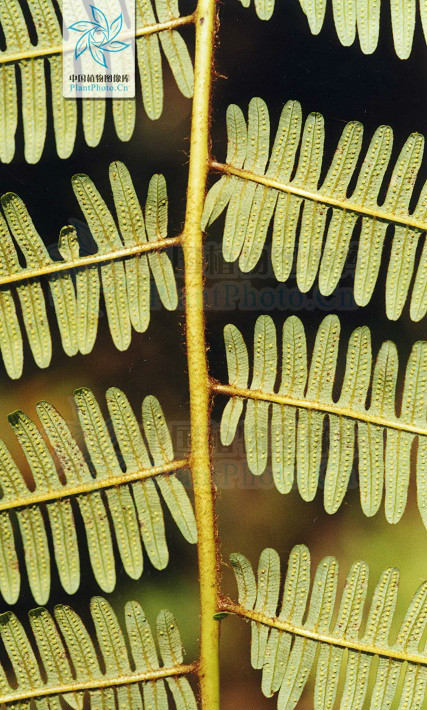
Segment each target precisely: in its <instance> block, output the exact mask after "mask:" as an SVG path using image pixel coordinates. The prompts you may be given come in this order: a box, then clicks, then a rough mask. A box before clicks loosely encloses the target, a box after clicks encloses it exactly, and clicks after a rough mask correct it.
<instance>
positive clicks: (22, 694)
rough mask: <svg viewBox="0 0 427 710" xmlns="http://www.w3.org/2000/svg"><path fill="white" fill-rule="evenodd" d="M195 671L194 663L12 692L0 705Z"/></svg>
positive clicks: (1, 697) (0, 699) (6, 695)
mask: <svg viewBox="0 0 427 710" xmlns="http://www.w3.org/2000/svg"><path fill="white" fill-rule="evenodd" d="M195 670H197V664H196V663H190V664H187V665H184V664H182V665H177V666H171V667H170V668H159V669H157V670H152V671H147V672H146V673H132V674H131V675H122V676H117V677H115V676H113V677H111V678H109V677H108V676H104V677H103V678H95V679H94V680H83V681H75V682H72V683H64V684H62V685H51V686H46V687H44V688H43V687H42V688H31V689H28V690H22V691H14V692H12V693H5V694H3V695H0V704H1V705H5V704H7V703H17V702H19V701H23V700H31V699H32V698H45V697H47V696H52V695H64V694H66V693H77V692H82V691H85V690H100V689H101V688H115V687H118V686H121V685H132V683H144V682H147V681H150V680H158V679H159V678H170V677H171V676H181V675H188V674H189V673H193V672H194V671H195Z"/></svg>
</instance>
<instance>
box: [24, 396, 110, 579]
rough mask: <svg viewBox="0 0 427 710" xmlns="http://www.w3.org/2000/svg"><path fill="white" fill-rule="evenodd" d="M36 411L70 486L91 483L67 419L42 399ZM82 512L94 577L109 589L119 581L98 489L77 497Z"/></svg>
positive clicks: (105, 512) (105, 514)
mask: <svg viewBox="0 0 427 710" xmlns="http://www.w3.org/2000/svg"><path fill="white" fill-rule="evenodd" d="M37 414H38V416H39V419H40V421H41V422H42V424H43V428H44V430H45V433H46V434H47V436H48V439H49V442H50V444H51V446H52V448H53V450H54V451H55V454H56V456H57V457H58V460H59V462H60V464H61V468H62V470H63V472H64V474H65V478H66V481H67V483H68V484H69V485H75V484H78V483H83V482H85V481H86V482H91V481H92V480H93V479H92V476H91V474H90V471H89V468H88V465H87V463H86V461H85V459H84V457H83V454H82V452H81V451H80V449H79V447H78V446H77V443H76V441H75V439H74V438H73V436H72V435H71V432H70V430H69V428H68V426H67V424H66V423H65V420H64V419H63V418H62V417H61V415H60V414H59V413H58V412H57V411H56V409H55V408H54V407H52V405H51V404H49V403H48V402H39V403H38V405H37ZM77 501H78V505H79V508H80V512H81V514H82V518H83V522H84V525H85V531H86V536H87V545H88V550H89V556H90V561H91V564H92V569H93V572H94V575H95V578H96V580H97V582H98V584H99V586H100V587H101V589H103V590H104V591H106V592H111V591H112V590H113V589H114V587H115V583H116V569H115V561H114V553H113V545H112V538H111V532H110V526H109V524H108V519H107V511H106V509H105V504H104V501H103V499H102V497H101V494H100V493H99V492H96V491H95V492H93V493H90V494H88V495H87V496H81V497H78V498H77Z"/></svg>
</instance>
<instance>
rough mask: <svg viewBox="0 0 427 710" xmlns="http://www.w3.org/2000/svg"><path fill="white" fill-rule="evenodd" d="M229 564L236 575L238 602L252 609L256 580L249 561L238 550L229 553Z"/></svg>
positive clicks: (255, 592)
mask: <svg viewBox="0 0 427 710" xmlns="http://www.w3.org/2000/svg"><path fill="white" fill-rule="evenodd" d="M230 562H231V566H232V567H233V571H234V574H235V575H236V582H237V589H238V592H239V604H241V605H242V606H244V607H245V609H253V608H254V604H255V600H256V596H257V589H256V580H255V575H254V573H253V570H252V567H251V564H250V562H248V560H247V559H246V557H245V556H244V555H241V554H240V553H239V552H233V553H232V554H231V555H230Z"/></svg>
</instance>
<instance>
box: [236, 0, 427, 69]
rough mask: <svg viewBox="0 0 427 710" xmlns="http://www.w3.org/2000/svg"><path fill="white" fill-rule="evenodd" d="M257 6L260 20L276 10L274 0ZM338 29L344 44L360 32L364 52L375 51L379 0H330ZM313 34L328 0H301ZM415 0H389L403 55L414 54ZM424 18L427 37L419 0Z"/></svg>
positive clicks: (257, 1)
mask: <svg viewBox="0 0 427 710" xmlns="http://www.w3.org/2000/svg"><path fill="white" fill-rule="evenodd" d="M240 2H241V3H242V5H243V7H249V5H250V3H251V0H240ZM254 4H255V10H256V13H257V15H258V17H259V19H260V20H269V19H270V17H271V16H272V14H273V11H274V5H275V0H254ZM331 4H332V10H333V16H334V22H335V29H336V32H337V35H338V39H339V40H340V42H341V44H343V45H344V46H345V47H349V46H350V45H351V44H353V42H354V40H355V37H356V27H357V33H358V36H359V41H360V48H361V50H362V52H363V53H364V54H372V52H374V51H375V50H376V48H377V44H378V35H379V29H380V9H381V1H380V0H331ZM300 5H301V8H302V10H303V12H304V14H305V15H306V17H307V22H308V26H309V28H310V31H311V32H312V34H314V35H317V34H319V32H320V30H321V29H322V27H323V22H324V19H325V11H326V6H327V2H326V0H300ZM416 8H417V2H416V0H390V11H391V25H392V32H393V40H394V48H395V51H396V54H397V56H398V57H399V58H400V59H407V58H408V57H409V55H410V54H411V50H412V41H413V37H414V30H415V25H416ZM420 8H421V19H422V27H423V31H424V36H425V37H427V34H426V28H427V23H426V21H425V15H426V12H425V5H424V2H423V0H420Z"/></svg>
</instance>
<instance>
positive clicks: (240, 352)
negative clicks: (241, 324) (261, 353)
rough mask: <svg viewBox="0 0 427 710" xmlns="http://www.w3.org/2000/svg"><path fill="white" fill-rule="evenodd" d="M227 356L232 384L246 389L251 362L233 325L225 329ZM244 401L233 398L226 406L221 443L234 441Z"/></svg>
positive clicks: (226, 444) (243, 343)
mask: <svg viewBox="0 0 427 710" xmlns="http://www.w3.org/2000/svg"><path fill="white" fill-rule="evenodd" d="M224 343H225V354H226V356H227V368H228V376H229V381H230V384H232V385H235V386H236V387H243V388H246V387H247V386H248V379H249V361H248V352H247V350H246V346H245V342H244V340H243V338H242V335H241V333H240V331H239V330H238V329H237V328H236V327H235V326H234V325H232V324H231V323H229V324H228V325H226V326H225V328H224ZM242 411H243V399H242V398H241V397H233V398H232V399H230V400H229V401H228V402H227V404H226V405H225V408H224V411H223V414H222V417H221V432H220V433H221V442H222V443H223V444H224V445H225V446H228V445H229V444H231V442H232V441H233V439H234V437H235V434H236V428H237V425H238V423H239V419H240V416H241V414H242Z"/></svg>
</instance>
